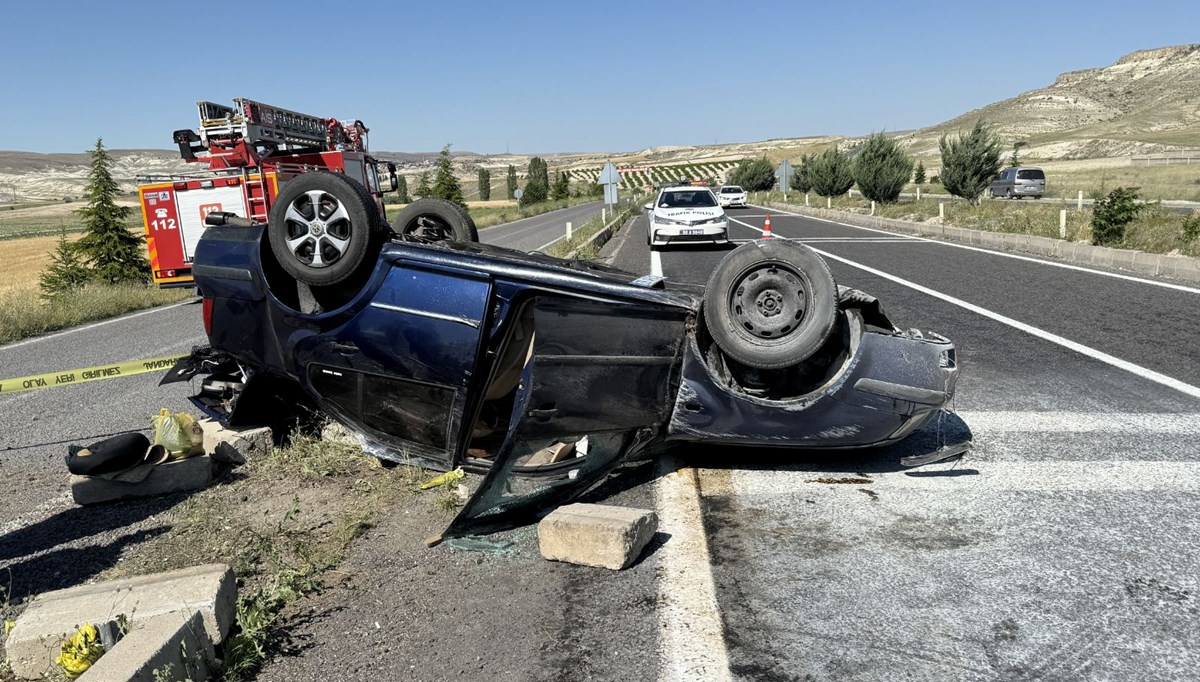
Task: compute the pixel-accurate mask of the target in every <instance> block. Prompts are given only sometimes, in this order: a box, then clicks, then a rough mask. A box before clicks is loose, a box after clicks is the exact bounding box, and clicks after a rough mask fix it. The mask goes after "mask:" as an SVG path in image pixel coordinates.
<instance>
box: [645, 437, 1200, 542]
mask: <svg viewBox="0 0 1200 682" xmlns="http://www.w3.org/2000/svg"><path fill="white" fill-rule="evenodd" d="M935 467H936V468H935ZM956 468H957V469H958V470H963V471H969V472H972V473H970V474H968V475H959V476H938V475H936V474H937V473H939V472H940V471H949V470H950V469H949V467H948V466H946V465H933V466H931V467H922V468H920V469H916V470H913V471H889V472H883V473H875V474H871V475H870V479H871V482H870V483H864V484H853V485H836V484H829V483H821V482H820V481H819V479H822V478H825V479H828V478H829V477H830V476H831V474H830V472H829V471H827V470H812V471H804V470H799V471H797V470H794V469H793V470H780V469H770V470H767V471H750V470H743V471H737V472H735V476H734V483H735V491H736V493H737V496H738V497H739V498H742V499H753V498H756V497H758V498H770V499H771V500H772V502H771V504H773V505H778V504H780V501H779V496H780V494H786V495H792V496H800V497H803V496H805V495H810V494H811V492H810V491H813V490H816V489H819V488H825V489H826V490H829V489H840V490H844V491H845V493H846V494H854V493H856V492H857V490H856V489H858V488H867V489H869V490H873V491H876V492H884V491H889V492H891V493H893V494H900V495H910V494H915V495H919V496H924V495H928V494H929V493H930V492H939V493H949V492H954V491H958V492H969V493H970V494H971V495H972V496H977V495H979V494H980V493H981V492H984V491H998V492H999V491H1018V492H1068V491H1082V492H1097V493H1103V494H1112V493H1120V492H1147V491H1160V492H1189V493H1191V492H1195V491H1198V490H1200V462H1172V461H1136V460H1117V461H1103V460H1101V461H1080V460H1073V461H1072V460H1068V461H1062V460H1059V461H1041V462H1013V461H1003V462H981V461H972V460H971V459H969V458H968V459H967V460H965V461H963V462H960V463H958V464H957V465H956ZM975 472H977V473H975ZM674 539H675V538H674V535H672V537H671V540H672V541H674ZM668 544H670V543H668ZM665 547H666V545H664V548H665Z"/></svg>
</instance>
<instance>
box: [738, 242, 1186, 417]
mask: <svg viewBox="0 0 1200 682" xmlns="http://www.w3.org/2000/svg"><path fill="white" fill-rule="evenodd" d="M735 222H741V221H735ZM741 224H742V225H746V227H749V228H751V229H754V230H758V231H759V232H762V230H761V229H759V228H757V227H754V226H753V225H749V224H747V223H741ZM809 248H811V249H812V250H813V251H816V252H817V253H819V254H821V255H822V256H824V257H825V258H829V259H831V260H835V261H838V262H839V263H845V264H846V265H849V266H850V267H852V268H858V269H859V270H862V271H863V272H869V273H871V274H872V275H875V276H876V277H882V278H884V279H886V280H890V281H892V282H895V283H896V284H900V285H902V286H906V287H908V288H909V289H913V290H915V291H919V292H921V293H923V294H927V295H929V296H933V297H934V298H937V299H941V300H943V301H945V302H947V303H950V304H953V305H956V306H958V307H960V308H965V309H967V310H969V311H971V312H973V313H976V314H978V315H983V316H984V317H986V318H989V319H992V320H995V321H996V322H999V323H1000V324H1005V325H1008V326H1010V327H1013V328H1014V329H1019V330H1021V331H1023V332H1025V333H1026V334H1031V335H1033V336H1036V337H1038V338H1039V339H1042V340H1044V341H1049V342H1050V343H1054V344H1058V345H1060V346H1062V347H1063V348H1067V349H1070V350H1073V351H1075V352H1076V353H1079V354H1081V355H1085V356H1087V357H1089V358H1092V359H1093V360H1099V361H1100V362H1103V363H1105V364H1108V365H1112V366H1113V367H1116V368H1118V369H1123V370H1125V371H1126V372H1129V373H1130V374H1134V375H1137V376H1139V377H1141V378H1143V379H1147V380H1149V381H1153V382H1154V383H1156V384H1161V385H1163V386H1166V387H1168V388H1173V389H1175V390H1176V391H1179V392H1180V393H1184V394H1186V395H1190V396H1192V397H1193V398H1200V386H1193V385H1191V384H1188V383H1184V382H1182V381H1180V380H1178V379H1176V378H1174V377H1169V376H1167V375H1166V374H1161V373H1159V372H1155V371H1154V370H1152V369H1148V368H1146V367H1142V366H1141V365H1135V364H1134V363H1132V362H1129V361H1128V360H1122V359H1121V358H1118V357H1116V356H1113V355H1109V354H1108V353H1105V352H1104V351H1101V350H1098V349H1095V348H1092V347H1090V346H1085V345H1083V344H1082V343H1078V342H1075V341H1072V340H1070V339H1068V338H1064V337H1062V336H1059V335H1058V334H1052V333H1050V332H1048V331H1046V330H1044V329H1039V328H1038V327H1034V326H1033V325H1030V324H1025V323H1024V322H1021V321H1020V320H1014V319H1013V318H1011V317H1008V316H1007V315H1001V314H1000V313H997V312H994V311H991V310H988V309H987V308H984V307H982V306H977V305H975V304H974V303H968V302H966V301H964V300H962V299H961V298H955V297H954V296H951V295H949V294H944V293H942V292H940V291H936V290H934V289H930V288H929V287H926V286H922V285H920V284H917V283H916V282H910V281H909V280H906V279H904V278H902V277H897V276H895V275H893V274H889V273H886V272H884V271H882V270H877V269H875V268H873V267H870V266H868V265H863V264H862V263H856V262H854V261H852V260H850V259H849V258H842V257H841V256H835V255H834V254H832V253H829V252H828V251H822V250H821V249H817V248H814V247H809ZM988 253H992V252H991V251H989V252H988ZM1101 274H1107V273H1101ZM1146 281H1149V280H1146ZM1151 283H1152V284H1157V282H1151Z"/></svg>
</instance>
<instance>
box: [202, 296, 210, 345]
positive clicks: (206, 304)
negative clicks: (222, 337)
mask: <svg viewBox="0 0 1200 682" xmlns="http://www.w3.org/2000/svg"><path fill="white" fill-rule="evenodd" d="M200 309H201V314H202V315H203V317H204V333H205V335H207V336H212V310H213V300H212V299H211V298H207V297H206V298H204V300H203V302H202V303H201V305H200Z"/></svg>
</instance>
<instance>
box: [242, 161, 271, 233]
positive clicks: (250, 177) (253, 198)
mask: <svg viewBox="0 0 1200 682" xmlns="http://www.w3.org/2000/svg"><path fill="white" fill-rule="evenodd" d="M242 184H243V185H245V186H246V212H247V213H249V214H250V215H248V216H246V217H247V218H249V219H250V220H253V221H254V222H256V223H265V222H266V221H267V214H268V213H269V212H270V210H271V206H270V204H268V203H267V179H266V177H265V174H264V173H263V172H262V169H261V168H260V169H258V172H256V173H251V172H250V169H249V168H245V167H243V168H242Z"/></svg>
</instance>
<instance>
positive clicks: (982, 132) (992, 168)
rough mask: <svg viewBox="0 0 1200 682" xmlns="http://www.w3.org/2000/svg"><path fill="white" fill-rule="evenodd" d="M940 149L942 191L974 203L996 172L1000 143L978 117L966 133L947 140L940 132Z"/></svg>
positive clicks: (997, 170)
mask: <svg viewBox="0 0 1200 682" xmlns="http://www.w3.org/2000/svg"><path fill="white" fill-rule="evenodd" d="M938 146H939V147H940V148H941V151H942V173H941V180H942V184H943V185H944V186H945V187H946V191H947V192H949V193H950V194H952V195H954V196H956V197H962V198H963V199H968V200H970V201H972V202H976V203H978V201H979V197H980V196H982V195H983V191H984V190H986V189H987V188H988V187H989V186H990V185H991V184H992V180H993V179H995V177H996V174H997V173H998V172H999V171H1000V143H999V142H998V141H997V140H996V137H995V135H993V134H992V131H991V130H989V129H988V128H987V126H985V125H984V123H983V121H982V120H978V121H976V122H975V127H973V128H972V129H971V131H970V132H969V133H961V134H959V135H958V137H956V138H955V139H953V140H951V139H949V138H948V137H947V136H945V135H943V136H942V138H941V140H939V142H938Z"/></svg>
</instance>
